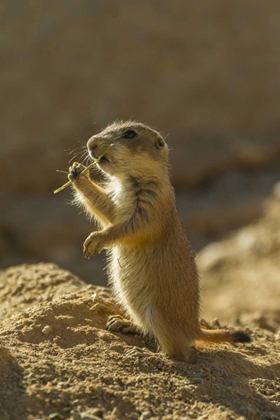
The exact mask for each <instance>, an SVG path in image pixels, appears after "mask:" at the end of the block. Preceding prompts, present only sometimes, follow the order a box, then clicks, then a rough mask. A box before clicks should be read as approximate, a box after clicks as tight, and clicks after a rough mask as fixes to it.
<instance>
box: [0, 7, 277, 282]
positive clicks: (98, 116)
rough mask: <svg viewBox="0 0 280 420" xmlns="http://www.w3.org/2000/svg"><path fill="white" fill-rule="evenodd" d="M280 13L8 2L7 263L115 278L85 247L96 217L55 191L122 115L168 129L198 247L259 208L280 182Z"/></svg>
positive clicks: (2, 39) (4, 126)
mask: <svg viewBox="0 0 280 420" xmlns="http://www.w3.org/2000/svg"><path fill="white" fill-rule="evenodd" d="M279 16H280V3H279V2H278V1H267V2H264V1H260V0H236V1H234V2H225V1H223V0H200V1H195V0H188V1H186V0H176V1H172V2H171V1H165V0H161V1H158V0H154V1H144V0H142V1H139V0H130V1H121V2H116V1H114V0H102V1H101V0H80V1H79V0H67V1H64V0H58V1H57V0H56V1H52V0H49V1H47V2H46V1H32V0H30V1H27V0H17V1H16V0H14V1H9V0H2V1H1V5H0V51H1V77H0V89H1V96H0V100H1V113H0V132H1V140H0V150H1V154H0V166H1V176H0V197H1V211H0V235H1V236H0V264H1V268H4V267H8V266H10V265H15V264H20V263H31V262H39V261H53V262H56V263H58V264H59V265H60V266H61V267H63V268H67V269H69V270H71V271H72V272H74V273H75V274H77V275H79V276H80V277H81V278H82V279H84V280H86V281H88V282H94V283H97V284H105V283H104V282H105V276H104V274H103V271H102V267H103V263H102V259H104V255H102V256H99V257H95V258H93V259H91V260H90V261H88V260H85V259H84V258H83V256H82V243H83V241H84V239H85V237H86V236H87V235H88V234H89V233H90V232H91V231H92V229H93V227H92V226H91V225H90V222H89V221H87V220H86V217H85V215H84V214H80V211H79V210H78V209H77V208H75V207H73V206H71V205H69V202H70V200H71V192H70V189H68V190H65V191H64V192H61V193H59V194H58V195H53V190H54V189H55V188H57V187H59V186H60V185H62V184H63V183H64V182H66V175H64V174H59V173H57V172H56V169H61V170H67V169H68V166H69V164H68V162H69V160H70V159H71V157H72V156H73V155H72V154H70V155H69V152H70V151H71V150H73V149H75V148H81V146H82V145H84V144H85V143H86V141H87V140H88V138H89V137H90V136H92V135H93V134H95V133H98V131H99V130H100V129H101V128H103V127H104V126H106V125H107V124H108V123H110V122H112V121H113V120H115V119H128V118H133V119H135V120H137V121H141V122H144V123H146V124H148V125H151V126H152V127H154V128H156V129H157V130H159V131H160V132H161V133H162V134H163V135H164V136H167V142H168V144H169V146H170V148H171V155H170V157H171V173H172V179H173V184H174V186H175V188H176V193H177V198H178V209H179V212H180V215H181V217H182V220H183V223H184V226H185V229H186V231H187V232H188V236H189V239H190V241H191V244H192V246H193V247H194V249H195V250H196V251H199V250H201V249H202V248H203V247H204V246H205V245H207V244H208V243H209V242H212V241H214V240H218V239H219V238H221V237H223V236H224V235H226V234H227V233H228V232H230V231H232V230H234V229H237V228H238V227H241V226H243V225H246V224H248V223H250V222H251V221H253V220H255V219H257V218H258V217H259V216H260V215H261V213H262V208H263V203H264V201H265V199H266V198H267V196H269V195H270V194H271V191H272V188H273V185H274V184H275V182H276V181H277V180H278V179H280V165H279V160H280V137H279V133H280V119H279V115H280V78H279V68H280V48H279V39H280V25H279ZM80 150H82V149H77V152H79V151H80ZM79 156H80V155H78V156H77V158H76V160H79Z"/></svg>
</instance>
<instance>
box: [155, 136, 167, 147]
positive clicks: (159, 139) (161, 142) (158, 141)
mask: <svg viewBox="0 0 280 420" xmlns="http://www.w3.org/2000/svg"><path fill="white" fill-rule="evenodd" d="M164 144H165V143H164V140H163V139H162V138H161V137H158V138H157V139H156V142H155V146H156V148H157V149H160V148H161V147H163V146H164Z"/></svg>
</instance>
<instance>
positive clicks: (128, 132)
mask: <svg viewBox="0 0 280 420" xmlns="http://www.w3.org/2000/svg"><path fill="white" fill-rule="evenodd" d="M135 136H137V133H135V131H133V130H126V131H125V132H124V133H123V135H122V137H123V138H124V139H133V138H134V137H135Z"/></svg>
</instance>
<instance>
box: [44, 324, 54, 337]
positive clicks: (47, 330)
mask: <svg viewBox="0 0 280 420" xmlns="http://www.w3.org/2000/svg"><path fill="white" fill-rule="evenodd" d="M42 333H43V334H44V335H50V334H52V333H53V328H52V327H51V326H50V325H45V327H44V328H43V329H42Z"/></svg>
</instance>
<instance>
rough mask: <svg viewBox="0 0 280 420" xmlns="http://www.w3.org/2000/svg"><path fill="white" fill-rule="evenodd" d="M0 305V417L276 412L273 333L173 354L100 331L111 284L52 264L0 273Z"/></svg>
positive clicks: (279, 400) (279, 399)
mask: <svg viewBox="0 0 280 420" xmlns="http://www.w3.org/2000/svg"><path fill="white" fill-rule="evenodd" d="M0 304H1V318H2V319H1V321H2V322H1V327H0V337H1V342H0V343H1V345H0V374H1V381H0V418H1V420H8V419H9V420H24V419H28V420H31V419H32V420H35V419H36V420H39V419H42V420H43V419H53V420H60V419H71V420H82V419H83V420H90V419H91V420H93V419H95V420H97V419H142V420H145V419H170V420H172V419H256V420H259V419H275V420H276V419H278V418H279V417H280V383H279V377H280V356H279V345H280V336H279V333H278V332H272V331H268V330H266V329H261V328H252V329H251V328H250V329H249V331H250V332H251V334H252V338H253V342H252V343H250V344H248V345H244V346H243V345H235V346H230V345H225V344H224V345H219V346H211V347H210V346H201V345H200V346H199V347H196V348H195V349H194V350H193V352H192V355H191V359H190V363H189V364H186V363H183V362H174V361H172V360H169V359H168V358H166V357H165V356H164V355H163V354H161V353H157V352H156V348H155V345H154V343H152V342H150V341H149V340H148V339H146V338H144V337H140V336H133V335H127V336H125V335H121V334H112V333H110V332H108V331H106V329H105V324H106V319H107V317H108V315H110V314H116V313H119V310H118V308H117V307H116V306H115V305H114V303H113V301H112V298H111V296H110V292H109V291H108V290H107V289H103V288H101V287H95V286H92V285H90V286H89V285H86V284H85V283H83V282H82V281H81V280H79V279H78V278H76V277H75V276H73V275H72V274H71V273H69V272H67V271H64V270H61V269H60V268H58V267H57V266H56V265H54V264H37V265H22V266H18V267H11V268H9V269H7V270H4V271H2V272H1V276H0ZM216 324H217V322H216ZM210 326H211V325H210Z"/></svg>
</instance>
